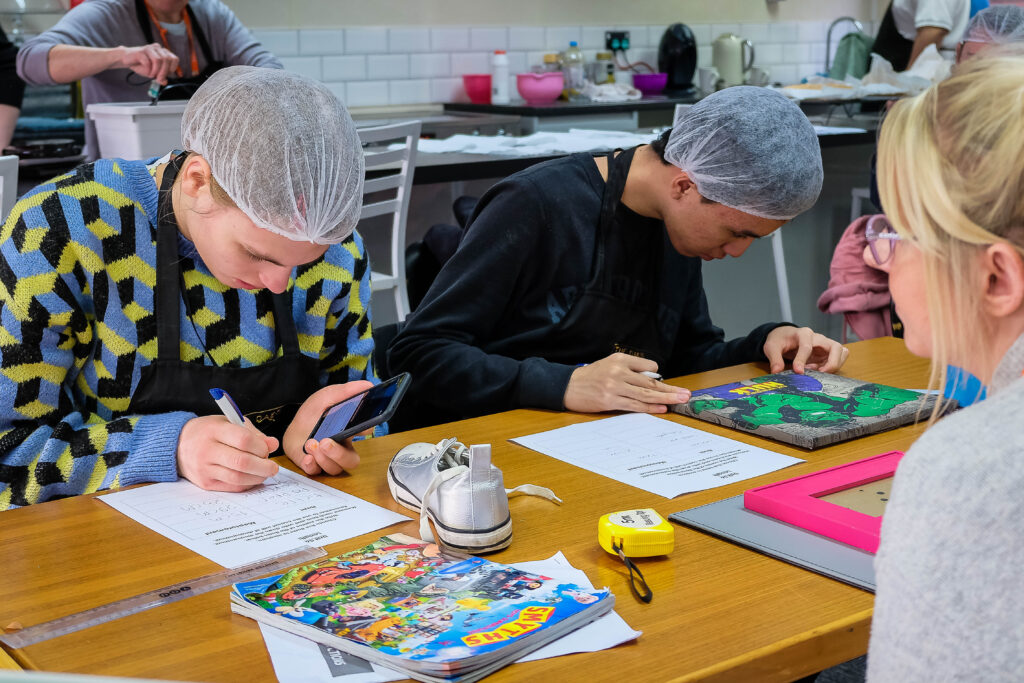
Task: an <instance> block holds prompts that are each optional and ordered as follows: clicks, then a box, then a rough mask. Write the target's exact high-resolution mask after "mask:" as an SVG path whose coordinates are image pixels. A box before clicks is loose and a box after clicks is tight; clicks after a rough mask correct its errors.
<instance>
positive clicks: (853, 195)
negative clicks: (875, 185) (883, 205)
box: [850, 187, 871, 223]
mask: <svg viewBox="0 0 1024 683" xmlns="http://www.w3.org/2000/svg"><path fill="white" fill-rule="evenodd" d="M865 199H867V200H868V201H870V200H871V189H870V188H867V187H855V188H853V189H852V190H850V222H851V223H852V222H854V221H855V220H857V219H858V218H860V217H861V215H862V214H863V213H864V210H863V208H861V207H862V206H863V204H864V200H865Z"/></svg>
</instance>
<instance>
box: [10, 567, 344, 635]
mask: <svg viewBox="0 0 1024 683" xmlns="http://www.w3.org/2000/svg"><path fill="white" fill-rule="evenodd" d="M326 554H327V551H325V550H324V549H323V548H296V549H294V550H289V551H288V552H285V553H281V554H280V555H274V556H272V557H268V558H266V559H263V560H260V561H259V562H253V563H251V564H247V565H243V566H241V567H237V568H235V569H223V570H221V571H219V572H214V573H212V574H206V575H205V576H200V577H199V578H197V579H192V580H189V581H182V582H181V583H176V584H174V585H171V586H165V587H163V588H157V589H156V590H152V591H148V592H146V593H141V594H139V595H133V596H132V597H130V598H124V599H123V600H118V601H116V602H111V603H108V604H106V605H100V606H99V607H93V608H91V609H87V610H84V611H82V612H76V613H75V614H69V615H68V616H66V617H59V618H57V619H53V620H51V621H44V622H43V623H41V624H36V625H34V626H28V627H26V628H23V629H21V630H19V631H13V632H11V633H5V634H3V635H0V642H2V643H4V644H5V645H7V646H8V647H13V648H19V647H26V646H28V645H35V644H36V643H41V642H43V641H44V640H50V639H51V638H56V637H58V636H63V635H66V634H68V633H74V632H75V631H81V630H82V629H84V628H89V627H90V626H96V625H97V624H103V623H106V622H108V621H113V620H114V619H120V618H121V617H124V616H128V615H129V614H135V613H136V612H142V611H145V610H147V609H151V608H153V607H159V606H160V605H166V604H168V603H171V602H177V601H178V600H184V599H185V598H190V597H192V596H193V595H200V594H201V593H207V592H209V591H212V590H214V589H217V588H223V587H224V586H228V585H230V584H232V583H238V582H240V581H249V580H251V579H255V578H258V577H260V576H266V575H267V574H273V573H274V572H278V571H281V570H283V569H289V568H291V567H293V566H295V565H299V564H302V563H304V562H309V561H310V560H315V559H317V558H319V557H324V556H325V555H326Z"/></svg>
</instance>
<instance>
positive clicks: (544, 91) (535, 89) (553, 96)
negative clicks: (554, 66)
mask: <svg viewBox="0 0 1024 683" xmlns="http://www.w3.org/2000/svg"><path fill="white" fill-rule="evenodd" d="M564 85H565V78H564V77H563V76H562V72H561V71H551V72H548V73H543V74H535V73H528V74H516V89H517V90H518V91H519V95H520V96H521V97H522V98H523V99H524V100H526V103H527V104H550V103H552V102H554V101H555V100H557V99H558V96H559V95H561V94H562V88H563V87H564Z"/></svg>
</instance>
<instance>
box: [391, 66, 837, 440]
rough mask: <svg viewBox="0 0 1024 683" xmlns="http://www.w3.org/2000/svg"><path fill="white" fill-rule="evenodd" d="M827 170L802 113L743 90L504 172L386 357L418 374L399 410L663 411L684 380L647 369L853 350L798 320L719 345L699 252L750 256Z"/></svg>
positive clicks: (819, 361)
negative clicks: (584, 149) (635, 142)
mask: <svg viewBox="0 0 1024 683" xmlns="http://www.w3.org/2000/svg"><path fill="white" fill-rule="evenodd" d="M821 183H822V166H821V152H820V149H819V146H818V140H817V137H816V135H815V132H814V128H813V126H812V125H811V124H810V122H809V121H808V120H807V117H806V116H804V115H803V113H801V111H800V109H799V108H798V107H797V106H796V105H794V104H793V103H791V102H789V101H787V100H786V98H785V97H783V96H782V95H780V94H778V93H775V92H772V91H769V90H766V89H764V88H752V87H744V86H740V87H734V88H728V89H726V90H722V91H720V92H718V93H715V94H713V95H711V96H710V97H707V98H705V99H704V100H702V101H701V102H699V103H698V104H696V105H694V106H693V107H691V108H690V109H688V110H687V112H686V114H685V115H684V116H683V117H682V118H681V119H680V120H679V121H677V122H676V124H675V126H674V127H673V129H672V130H671V131H670V132H669V133H667V134H666V136H664V137H663V138H662V139H660V140H658V141H656V142H655V143H653V144H651V145H642V146H640V147H637V148H635V149H630V150H626V151H624V152H622V153H620V154H617V155H609V156H605V157H600V158H596V159H595V158H593V157H591V156H590V155H588V154H575V155H572V156H569V157H565V158H563V159H558V160H555V161H550V162H547V163H544V164H538V165H536V166H533V167H531V168H529V169H527V170H525V171H522V172H520V173H517V174H515V175H513V176H510V177H509V178H507V179H505V180H503V181H501V182H500V183H498V184H497V185H495V186H494V187H493V188H491V189H490V190H489V191H488V192H487V193H486V194H485V195H484V196H483V198H481V200H480V202H479V203H478V205H477V207H476V209H475V211H474V213H473V215H472V217H471V219H470V222H469V225H468V227H467V230H466V233H465V236H464V237H463V239H462V242H461V244H460V246H459V248H458V250H457V251H456V252H455V255H454V256H452V258H451V259H450V260H449V261H448V262H447V263H446V264H445V265H444V267H443V268H442V270H441V272H440V274H439V275H438V277H437V279H436V280H435V282H434V283H433V285H432V286H431V288H430V290H429V291H428V292H427V294H426V297H425V298H424V300H423V302H422V303H421V304H420V305H419V307H418V308H417V310H416V311H415V312H414V313H413V314H412V316H411V317H410V318H409V319H408V320H407V321H406V324H405V326H404V328H403V329H402V330H401V331H400V332H399V333H398V335H397V337H396V338H395V339H394V341H393V342H392V344H391V345H390V346H389V348H388V367H389V371H390V372H400V371H409V372H410V373H412V376H413V382H412V387H411V389H410V391H409V393H408V394H407V395H406V399H405V402H404V403H403V406H402V409H401V410H402V412H401V414H400V417H399V423H400V424H402V425H403V426H410V425H415V424H422V423H425V422H442V421H448V420H454V419H461V418H465V417H471V416H474V415H482V414H486V413H493V412H497V411H502V410H510V409H513V408H522V407H532V408H547V409H551V410H574V411H580V412H602V411H608V410H629V411H637V412H648V413H663V412H665V411H666V410H667V406H668V405H670V404H676V403H683V402H685V401H687V400H689V392H688V391H687V390H685V389H679V388H677V387H674V386H670V385H668V384H665V383H663V382H660V381H657V380H656V379H653V378H651V377H649V376H647V375H645V374H644V372H652V373H653V372H658V373H660V374H662V375H664V376H665V377H672V376H677V375H682V374H686V373H691V372H698V371H701V370H707V369H711V368H716V367H722V366H726V365H732V364H736V363H744V362H750V361H768V363H769V365H770V368H771V371H772V372H778V371H780V370H782V369H783V368H784V367H785V360H786V359H789V360H791V361H792V365H793V368H794V370H796V371H797V372H802V371H803V370H804V369H805V368H812V369H819V370H823V371H826V372H830V371H834V370H836V369H838V368H839V367H840V366H841V365H842V363H843V361H844V360H845V358H846V353H847V352H846V350H845V349H844V348H843V347H842V346H840V345H839V344H838V343H837V342H835V341H832V340H830V339H827V338H825V337H823V336H822V335H820V334H816V333H814V332H813V331H812V330H810V329H808V328H798V327H794V326H792V325H791V324H788V323H769V324H766V325H762V326H760V327H758V328H756V329H755V330H754V331H753V332H751V333H750V334H749V335H747V336H746V337H742V338H738V339H733V340H730V341H725V339H724V335H723V333H722V330H720V329H719V328H717V327H715V326H714V325H713V324H712V322H711V319H710V317H709V315H708V307H707V300H706V298H705V296H704V289H703V285H702V282H701V259H703V260H705V261H708V260H712V259H719V258H725V257H726V256H733V257H738V256H740V255H742V254H743V252H744V251H745V250H746V249H747V247H749V246H750V244H751V243H752V242H753V241H754V240H755V239H759V238H762V237H765V236H767V235H769V234H771V233H772V232H773V231H775V230H777V229H778V228H779V227H781V226H782V225H783V224H785V223H786V222H787V221H789V220H790V219H791V218H793V217H794V216H796V215H798V214H800V213H802V212H803V211H806V210H807V209H809V208H810V207H811V206H812V205H813V204H814V202H815V201H816V200H817V198H818V193H819V192H820V190H821ZM750 286H751V287H755V286H756V283H750Z"/></svg>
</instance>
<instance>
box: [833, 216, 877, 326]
mask: <svg viewBox="0 0 1024 683" xmlns="http://www.w3.org/2000/svg"><path fill="white" fill-rule="evenodd" d="M869 218H871V216H861V217H860V218H858V219H857V220H855V221H854V222H853V223H850V225H849V227H848V228H846V230H845V231H844V232H843V236H842V237H841V238H840V239H839V244H837V245H836V249H835V252H833V254H832V265H831V266H830V267H829V274H830V276H831V277H830V279H829V282H828V288H827V289H826V290H825V291H824V292H823V293H822V295H821V297H820V298H819V299H818V308H819V309H820V310H821V311H823V312H825V313H842V314H843V315H844V316H845V317H846V322H847V324H849V326H850V327H851V328H852V329H853V332H854V334H856V335H857V337H858V338H860V339H873V338H875V337H884V336H887V335H889V334H891V326H890V317H889V301H890V297H889V276H888V274H886V273H885V272H883V271H881V270H878V269H876V268H872V267H871V266H869V265H868V264H866V263H864V247H865V246H867V240H866V239H865V237H864V228H865V226H866V225H867V222H868V219H869ZM843 336H844V337H845V336H846V330H845V327H844V330H843Z"/></svg>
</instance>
